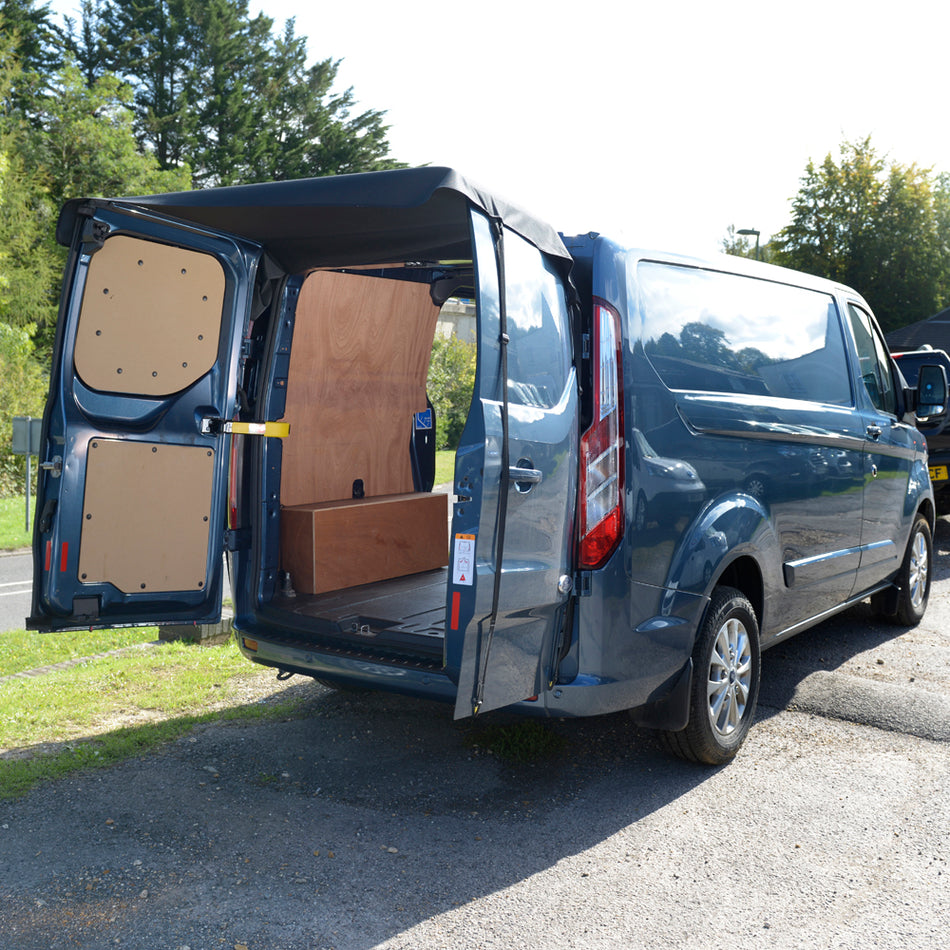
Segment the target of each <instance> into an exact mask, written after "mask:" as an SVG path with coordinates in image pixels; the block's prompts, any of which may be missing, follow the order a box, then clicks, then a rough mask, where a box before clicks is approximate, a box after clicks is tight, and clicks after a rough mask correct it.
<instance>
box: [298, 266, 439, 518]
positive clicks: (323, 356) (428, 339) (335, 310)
mask: <svg viewBox="0 0 950 950" xmlns="http://www.w3.org/2000/svg"><path fill="white" fill-rule="evenodd" d="M438 314H439V311H438V308H437V307H436V306H435V305H434V304H433V303H432V301H431V300H430V298H429V288H428V285H426V284H414V283H412V282H409V281H399V280H383V279H380V278H376V277H366V276H362V275H358V274H336V273H324V272H318V273H314V274H311V275H310V276H309V277H308V278H307V280H306V281H305V283H304V285H303V288H302V289H301V294H300V299H299V302H298V305H297V318H296V323H295V327H294V342H293V350H292V353H291V363H290V377H289V379H288V384H287V407H286V412H285V416H284V418H285V420H286V421H287V422H289V423H290V436H289V438H287V439H286V440H285V441H284V446H283V462H282V476H281V503H282V504H284V505H300V504H312V503H317V502H322V501H336V500H340V499H346V498H350V497H351V496H352V493H353V482H354V481H355V480H356V479H361V480H362V482H363V484H364V490H365V492H366V494H367V496H378V495H387V494H397V493H405V492H412V491H413V483H412V470H411V467H410V461H409V441H410V438H411V436H412V417H413V413H415V412H420V411H422V410H424V409H425V408H426V374H427V372H428V368H429V354H430V351H431V347H432V338H433V335H434V334H435V324H436V320H437V319H438Z"/></svg>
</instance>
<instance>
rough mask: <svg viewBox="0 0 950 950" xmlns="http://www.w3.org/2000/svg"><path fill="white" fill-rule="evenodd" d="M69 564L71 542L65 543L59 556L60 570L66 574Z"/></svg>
mask: <svg viewBox="0 0 950 950" xmlns="http://www.w3.org/2000/svg"><path fill="white" fill-rule="evenodd" d="M68 564H69V542H68V541H64V542H63V548H62V551H61V552H60V555H59V569H60V570H61V571H62V572H63V573H65V572H66V567H67V566H68Z"/></svg>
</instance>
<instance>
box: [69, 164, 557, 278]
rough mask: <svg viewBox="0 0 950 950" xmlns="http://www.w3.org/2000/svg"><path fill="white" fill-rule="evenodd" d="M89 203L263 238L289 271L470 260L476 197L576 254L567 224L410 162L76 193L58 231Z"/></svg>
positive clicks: (527, 231) (552, 246)
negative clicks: (257, 180) (166, 188)
mask: <svg viewBox="0 0 950 950" xmlns="http://www.w3.org/2000/svg"><path fill="white" fill-rule="evenodd" d="M85 206H93V207H103V206H105V207H109V206H114V207H122V208H138V209H142V210H149V211H155V212H158V213H160V214H163V215H167V216H169V217H172V218H176V219H180V220H183V221H188V222H192V223H194V224H198V225H202V226H204V227H207V228H211V229H214V230H217V231H225V232H227V233H230V234H235V235H238V236H240V237H243V238H247V239H248V240H251V241H254V242H255V243H258V244H261V245H263V246H264V247H265V248H266V250H267V251H268V253H270V254H271V256H273V257H274V258H276V259H277V260H278V261H279V262H280V264H281V265H282V266H283V268H284V269H285V270H286V271H287V272H288V273H298V272H301V271H304V270H307V269H309V268H312V267H314V266H318V265H319V266H338V265H341V264H345V263H353V262H354V257H355V258H358V259H360V260H361V262H363V263H383V262H387V261H405V260H425V261H435V260H455V259H460V258H461V259H468V258H469V257H470V256H471V245H470V237H469V227H468V215H467V213H466V211H467V208H468V207H469V206H474V207H476V208H478V209H481V210H482V211H483V212H485V213H486V214H487V215H489V216H491V217H496V218H501V219H502V220H503V222H504V223H505V224H506V225H507V226H508V227H509V228H511V229H512V230H513V231H515V232H516V233H518V234H520V235H521V236H522V237H523V238H525V239H526V240H528V241H530V242H531V243H532V244H534V245H535V246H536V247H538V248H539V249H540V250H542V251H544V252H546V253H548V254H551V255H553V256H554V257H556V258H561V259H563V261H564V262H565V263H564V267H565V268H567V267H569V266H570V261H571V257H570V254H568V252H567V250H566V248H565V247H564V244H563V242H562V241H561V238H560V237H559V235H558V233H557V231H556V230H555V229H554V228H552V227H551V226H550V225H548V224H546V223H545V222H543V221H541V220H540V219H538V218H536V217H534V216H533V215H531V214H530V213H528V212H527V211H524V210H523V209H521V208H519V207H518V206H517V205H514V204H512V203H511V202H509V201H507V200H506V199H504V198H501V197H500V196H498V195H495V194H492V193H491V192H488V191H485V190H484V189H483V188H481V187H480V186H478V185H476V184H475V183H473V182H472V181H470V180H469V179H467V178H464V177H463V176H462V175H460V174H459V173H458V172H456V171H454V170H453V169H451V168H438V167H433V168H428V167H427V168H403V169H396V170H392V171H381V172H365V173H362V174H355V175H332V176H328V177H325V178H304V179H296V180H293V181H276V182H265V183H261V184H254V185H236V186H229V187H222V188H208V189H203V190H198V191H181V192H172V193H168V194H160V195H144V196H138V197H128V198H74V199H72V200H70V201H67V202H66V204H64V205H63V208H62V210H61V212H60V217H59V222H58V224H57V228H56V239H57V240H58V241H59V242H60V243H61V244H65V245H67V246H68V245H69V244H70V243H71V240H72V236H73V231H74V228H75V225H76V220H77V217H78V216H79V214H80V210H81V209H82V208H83V207H85Z"/></svg>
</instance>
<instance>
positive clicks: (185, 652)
mask: <svg viewBox="0 0 950 950" xmlns="http://www.w3.org/2000/svg"><path fill="white" fill-rule="evenodd" d="M154 635H155V634H154V630H153V631H152V633H151V637H152V639H154ZM7 636H9V635H8V634H4V637H3V638H0V643H2V641H3V639H4V638H5V637H7ZM45 636H46V637H48V638H50V639H55V638H58V637H63V638H66V637H70V636H72V637H75V636H76V635H75V634H46V635H45ZM113 647H114V644H113ZM107 648H108V647H107ZM65 649H66V648H65V647H63V650H64V651H65ZM262 699H264V700H266V702H263V703H262V702H261V700H262ZM300 702H301V701H300V700H299V699H294V698H290V699H281V696H280V691H279V690H278V688H277V687H275V685H274V678H273V671H272V670H262V669H261V668H260V667H256V666H253V665H252V664H250V663H248V661H247V660H246V659H245V658H244V657H243V656H242V655H241V654H240V651H239V650H238V648H237V645H236V644H235V643H234V641H233V640H229V641H228V642H227V643H224V644H221V645H219V646H210V647H208V646H205V647H198V646H193V645H189V644H184V643H164V644H160V645H158V644H157V645H155V646H151V647H146V648H144V649H135V650H129V651H127V652H123V653H120V654H118V655H112V656H100V657H89V658H87V659H86V660H85V661H84V662H81V663H80V664H78V665H74V666H70V667H69V668H66V669H56V670H51V671H49V672H46V673H43V674H41V675H38V676H16V677H11V678H7V679H4V680H3V681H2V682H0V799H2V798H11V797H14V796H17V795H22V794H24V793H25V792H27V791H28V790H29V789H30V788H32V787H33V786H34V785H35V784H36V783H37V782H40V781H42V780H46V779H52V778H58V777H61V776H63V775H65V774H68V773H69V772H72V771H75V770H77V769H85V768H89V767H92V766H101V765H110V764H112V763H115V762H119V761H122V760H123V759H127V758H130V757H134V756H136V755H140V754H142V753H143V752H146V751H148V750H149V749H152V748H154V747H155V746H157V745H159V744H160V743H163V742H167V741H169V740H170V739H175V738H178V737H180V736H182V735H185V734H187V733H188V732H189V731H190V730H192V729H193V728H194V727H195V726H196V725H198V724H200V723H205V722H209V721H212V720H222V719H229V720H230V719H251V718H253V719H260V718H262V717H268V718H271V717H282V716H286V715H288V714H290V713H291V712H293V710H294V709H295V708H296V707H297V706H299V704H300Z"/></svg>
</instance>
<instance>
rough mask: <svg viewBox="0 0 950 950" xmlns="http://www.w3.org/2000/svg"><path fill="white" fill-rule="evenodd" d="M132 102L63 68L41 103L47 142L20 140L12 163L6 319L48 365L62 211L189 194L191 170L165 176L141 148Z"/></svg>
mask: <svg viewBox="0 0 950 950" xmlns="http://www.w3.org/2000/svg"><path fill="white" fill-rule="evenodd" d="M130 96H131V91H130V90H129V88H128V87H126V86H123V85H122V83H120V82H119V80H118V79H116V78H115V76H112V75H111V74H106V75H104V76H102V77H100V78H99V79H98V80H96V82H95V83H94V84H93V85H92V86H87V85H86V83H85V80H84V78H83V76H82V74H81V73H80V71H79V68H78V67H77V66H76V65H75V64H69V65H67V66H65V67H63V69H62V70H60V71H59V72H58V73H57V74H55V75H54V76H52V77H51V78H50V83H49V90H48V91H47V92H46V93H45V94H44V95H42V96H39V97H38V98H37V101H36V108H37V116H38V117H39V119H40V121H41V123H42V127H43V132H42V134H39V133H29V134H25V133H21V134H20V137H19V141H18V157H17V158H16V159H13V160H11V162H10V171H11V174H10V175H9V176H8V179H9V180H8V182H7V185H6V186H5V189H4V193H5V196H6V199H7V200H6V203H5V205H4V206H3V207H0V239H3V240H4V241H5V242H9V247H10V249H11V250H10V258H11V264H12V265H14V266H13V268H12V270H11V275H12V277H14V278H16V283H14V284H13V286H11V288H10V290H9V294H10V298H11V299H9V300H7V301H3V300H2V299H0V318H3V317H4V314H9V316H8V317H7V318H8V319H10V320H11V322H13V323H15V324H16V325H23V323H25V322H32V323H33V324H34V325H35V326H36V343H37V350H38V353H39V354H40V356H41V357H42V358H48V356H49V354H50V352H51V349H52V340H53V329H54V322H55V302H56V297H57V295H58V292H59V286H58V278H59V275H60V274H61V273H62V268H63V264H64V262H65V255H66V252H65V250H64V249H63V248H60V247H58V246H57V245H56V244H55V242H54V230H55V224H56V215H57V214H58V212H59V208H60V206H61V205H62V203H63V202H64V201H65V200H66V199H67V198H75V197H82V196H87V195H89V196H92V195H120V194H143V193H144V194H147V193H150V192H160V191H180V190H184V189H187V188H188V187H190V175H189V173H188V169H187V167H185V168H182V169H176V170H171V171H162V170H161V169H160V168H159V167H158V164H157V162H156V160H155V158H154V156H152V155H149V154H143V153H142V152H140V151H139V150H138V148H137V147H136V143H135V138H134V136H133V133H132V115H131V112H130V110H129V107H128V103H129V99H130ZM27 169H29V172H27ZM17 290H19V292H18V293H17Z"/></svg>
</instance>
